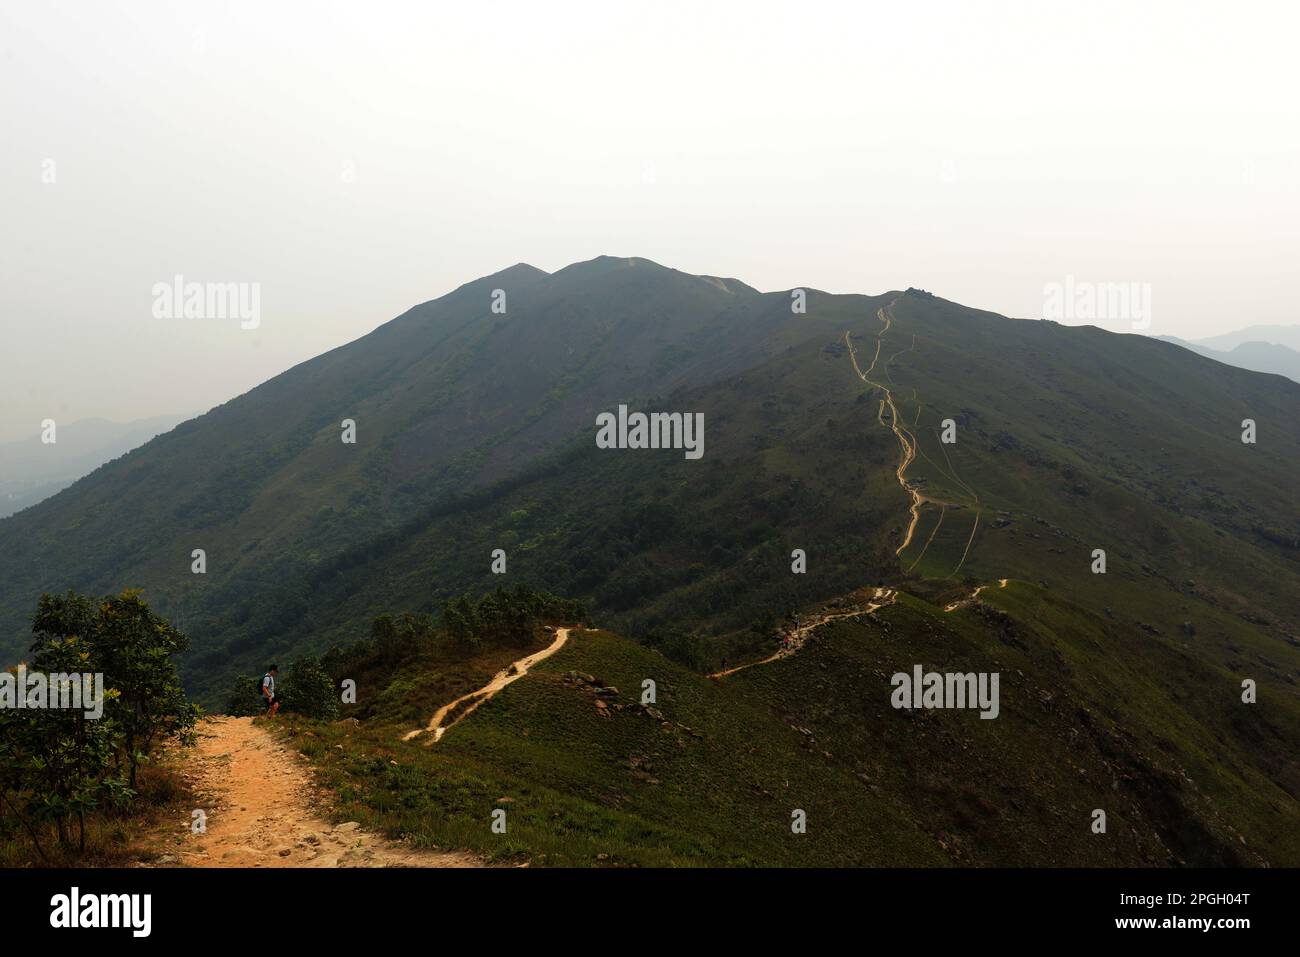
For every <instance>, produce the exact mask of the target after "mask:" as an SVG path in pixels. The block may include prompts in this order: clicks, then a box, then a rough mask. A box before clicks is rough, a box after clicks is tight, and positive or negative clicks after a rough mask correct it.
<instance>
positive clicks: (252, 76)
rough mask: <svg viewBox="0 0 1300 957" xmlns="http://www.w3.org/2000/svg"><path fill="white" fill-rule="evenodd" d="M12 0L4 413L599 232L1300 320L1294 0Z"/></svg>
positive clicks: (257, 361) (163, 386) (253, 362)
mask: <svg viewBox="0 0 1300 957" xmlns="http://www.w3.org/2000/svg"><path fill="white" fill-rule="evenodd" d="M0 3H2V5H0V216H2V217H3V229H0V322H2V323H3V340H2V343H3V348H2V349H0V438H11V437H16V436H19V435H29V434H31V433H32V432H33V431H35V430H38V429H39V423H40V420H41V419H42V418H46V417H53V418H56V419H60V418H61V419H64V420H68V421H71V420H73V419H79V418H86V417H90V416H97V415H98V416H104V417H107V418H114V419H129V418H135V417H142V416H147V415H153V414H157V413H162V412H176V411H184V410H188V409H203V408H208V407H210V406H212V405H215V404H217V403H219V402H222V401H224V400H226V399H228V398H230V397H231V396H233V395H236V394H238V393H240V392H243V391H245V390H247V389H249V388H251V387H252V386H254V385H256V384H257V383H258V382H261V381H263V380H265V379H266V378H269V377H270V376H271V375H274V374H275V373H277V372H280V371H282V370H283V369H285V368H287V367H288V366H290V365H292V364H294V363H296V362H299V361H302V360H304V359H307V358H309V357H311V356H313V355H317V354H319V353H320V352H322V351H324V350H326V349H328V348H331V347H333V346H336V345H339V344H341V343H343V342H346V341H349V340H351V339H354V338H356V337H357V336H359V335H362V334H363V333H365V332H368V331H369V330H371V329H373V328H374V327H375V326H377V325H379V324H380V323H382V322H384V321H386V320H388V319H390V318H392V317H393V316H395V315H397V314H398V313H400V312H402V311H403V310H405V309H406V308H407V307H409V306H410V305H412V304H414V303H417V302H421V301H424V300H427V299H431V298H434V297H436V296H438V295H441V294H442V293H444V292H446V291H448V290H449V289H451V288H453V287H455V286H457V285H459V284H461V283H462V282H466V281H468V280H470V279H473V278H476V277H478V276H480V275H483V274H486V273H490V272H494V271H496V270H497V269H500V268H503V267H505V266H508V265H511V264H513V263H515V262H518V261H526V262H530V263H532V264H534V265H536V266H539V267H541V268H543V269H547V270H553V269H556V268H558V267H560V266H563V265H566V264H567V263H570V262H573V261H576V260H581V259H588V258H591V257H593V256H596V255H599V254H602V253H608V254H612V255H637V256H645V257H648V258H650V259H654V260H656V261H659V262H661V263H664V264H665V265H669V266H675V267H677V268H679V269H684V270H687V271H690V272H702V273H710V274H715V275H724V276H735V277H737V278H740V279H743V280H745V281H746V282H749V283H750V284H752V285H754V286H757V287H758V288H760V289H764V290H768V289H784V288H790V287H793V286H809V287H816V288H822V289H827V290H831V291H835V292H869V293H874V292H881V291H884V290H887V289H891V288H903V287H906V286H921V287H924V288H927V289H930V290H931V291H933V292H935V293H936V294H938V295H941V296H944V297H946V298H949V299H955V300H957V301H959V302H962V303H965V304H967V305H971V306H977V307H981V308H987V309H992V310H995V311H998V312H1003V313H1006V314H1009V315H1019V316H1037V315H1041V314H1042V311H1043V286H1044V284H1045V283H1049V282H1061V281H1063V280H1064V278H1065V276H1067V275H1073V276H1074V277H1075V279H1076V280H1077V281H1095V282H1129V281H1132V282H1143V283H1150V285H1151V290H1152V308H1153V315H1154V321H1153V325H1152V328H1151V330H1150V331H1151V332H1154V333H1168V334H1172V335H1180V336H1183V337H1186V338H1197V337H1202V336H1208V335H1212V334H1215V333H1219V332H1224V331H1228V330H1231V329H1235V328H1239V327H1241V326H1245V325H1251V324H1254V323H1292V322H1296V321H1300V319H1298V317H1297V315H1296V309H1295V307H1294V305H1293V301H1294V300H1293V296H1292V295H1291V292H1292V285H1293V283H1294V279H1295V276H1296V273H1297V253H1298V252H1300V196H1298V194H1297V189H1296V184H1297V177H1298V172H1300V122H1297V120H1298V119H1300V116H1298V115H1297V114H1300V105H1298V104H1297V95H1296V94H1297V90H1300V67H1297V65H1296V64H1297V60H1298V59H1300V57H1297V54H1296V50H1295V38H1296V36H1297V35H1300V13H1297V12H1295V11H1296V9H1297V8H1296V5H1294V4H1287V3H1276V4H1258V3H1242V2H1234V3H1227V2H1222V3H1216V4H1198V3H1186V2H1180V3H1158V2H1148V3H1134V2H1131V0H1130V2H1124V3H1095V2H1094V3H1088V4H1073V3H1072V4H1065V3H1061V4H1057V3H1049V2H1042V0H1038V2H1031V3H998V4H978V3H931V4H926V3H911V2H909V3H900V2H897V0H894V2H889V3H870V4H868V3H848V2H843V3H828V4H819V3H813V2H797V3H788V4H766V3H760V2H754V0H747V2H742V3H734V4H732V3H711V2H707V0H693V2H688V3H662V2H656V3H653V4H651V3H637V4H620V3H616V2H613V0H604V2H597V3H565V2H546V3H541V2H531V3H489V2H481V0H472V2H458V3H455V4H445V3H437V2H421V3H409V4H408V3H387V2H377V0H367V2H364V3H358V2H349V3H337V4H329V3H320V2H312V3H296V4H291V3H274V2H266V0H258V2H252V3H229V2H211V3H202V4H199V3H160V2H132V3H109V2H90V0H86V2H81V3H60V4H55V3H46V2H40V3H20V2H16V0H0ZM47 160H53V161H54V164H55V166H54V171H55V176H56V179H55V182H54V183H45V182H42V173H43V171H44V170H46V169H48V167H47V166H45V165H43V164H44V163H45V161H47ZM348 164H352V165H351V167H350V168H352V169H354V170H355V181H354V182H347V181H346V177H345V175H344V172H345V170H346V169H348V168H349V166H348ZM177 273H179V274H182V275H184V276H185V277H186V279H187V280H196V281H205V282H206V281H212V282H231V281H245V282H257V283H260V285H261V302H262V321H261V326H260V327H259V328H258V329H257V330H255V331H247V330H241V329H240V328H239V324H238V322H237V321H220V320H185V319H157V318H154V316H153V314H152V303H153V296H152V292H151V289H152V286H153V284H154V283H156V282H163V281H170V279H171V278H172V277H173V276H174V275H175V274H177ZM1116 328H1118V329H1121V330H1122V331H1126V330H1125V329H1124V326H1123V324H1120V325H1118V326H1117V327H1116Z"/></svg>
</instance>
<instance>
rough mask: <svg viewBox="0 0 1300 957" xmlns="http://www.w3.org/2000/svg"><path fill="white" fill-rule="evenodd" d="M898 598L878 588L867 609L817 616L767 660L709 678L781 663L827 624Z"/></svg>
mask: <svg viewBox="0 0 1300 957" xmlns="http://www.w3.org/2000/svg"><path fill="white" fill-rule="evenodd" d="M897 597H898V593H897V592H896V591H894V590H893V589H892V588H877V589H876V592H875V594H874V595H873V596H872V599H873V600H872V601H870V602H868V603H867V605H866V607H864V608H853V609H851V610H849V611H837V612H825V613H823V614H821V615H816V616H814V617H813V618H812V619H810V620H809V621H808V623H807V624H803V625H799V626H797V627H796V628H795V630H794V632H793V633H792V634H791V635H790V640H789V642H788V643H786V644H784V645H782V646H781V647H780V648H779V649H777V650H776V652H774V653H773V654H770V655H768V656H767V657H766V658H760V659H759V660H758V661H750V662H747V663H746V664H743V665H736V667H734V668H726V669H724V670H723V671H715V672H714V673H713V674H711V675H709V677H710V678H725V677H726V676H727V675H734V674H735V673H736V672H737V671H744V670H745V669H746V668H754V667H757V666H758V665H766V664H770V663H771V662H773V661H779V660H781V659H782V658H789V657H790V656H791V655H793V654H794V653H795V652H796V651H798V650H799V649H800V648H802V647H803V646H804V645H805V644H806V643H807V642H808V638H809V637H810V636H811V635H812V633H813V632H814V631H816V630H817V629H818V628H820V627H821V626H822V625H824V624H826V623H827V622H831V621H840V620H841V619H844V618H858V617H860V616H862V615H869V614H871V613H872V612H873V611H877V610H879V609H881V608H884V607H885V606H886V605H892V604H893V603H894V601H895V599H896V598H897Z"/></svg>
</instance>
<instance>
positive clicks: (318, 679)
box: [284, 656, 339, 721]
mask: <svg viewBox="0 0 1300 957" xmlns="http://www.w3.org/2000/svg"><path fill="white" fill-rule="evenodd" d="M284 709H285V710H286V711H292V712H294V713H296V714H301V715H303V716H304V717H308V718H319V719H321V720H324V721H333V720H334V719H335V718H337V717H338V716H339V693H338V690H337V688H336V686H335V684H334V679H332V678H331V677H330V676H329V674H328V672H326V671H325V669H324V667H322V666H321V663H320V660H319V659H317V658H313V657H311V656H304V657H302V658H298V659H296V660H295V661H294V662H293V663H292V664H291V665H290V666H289V672H288V674H287V675H286V677H285V681H284Z"/></svg>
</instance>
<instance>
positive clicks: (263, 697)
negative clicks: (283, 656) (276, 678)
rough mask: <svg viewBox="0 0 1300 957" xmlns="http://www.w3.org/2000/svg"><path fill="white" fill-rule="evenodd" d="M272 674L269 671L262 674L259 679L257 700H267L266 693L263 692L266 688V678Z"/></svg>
mask: <svg viewBox="0 0 1300 957" xmlns="http://www.w3.org/2000/svg"><path fill="white" fill-rule="evenodd" d="M270 674H271V672H269V671H268V672H267V673H266V674H264V675H262V677H260V678H258V679H257V700H258V701H265V700H266V695H264V694H262V692H263V691H264V690H266V679H267V677H269V676H270Z"/></svg>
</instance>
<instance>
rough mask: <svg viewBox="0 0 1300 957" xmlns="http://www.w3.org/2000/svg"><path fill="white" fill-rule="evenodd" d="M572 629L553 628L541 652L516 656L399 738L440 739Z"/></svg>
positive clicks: (548, 654)
mask: <svg viewBox="0 0 1300 957" xmlns="http://www.w3.org/2000/svg"><path fill="white" fill-rule="evenodd" d="M572 630H573V629H572V628H557V629H556V630H555V640H554V641H553V642H551V643H550V645H548V646H547V647H545V648H543V649H542V650H541V651H535V652H533V653H532V654H531V655H529V656H528V657H527V658H520V659H519V660H518V661H516V662H515V663H514V664H512V665H511V666H510V667H509V668H506V669H504V670H502V671H498V672H497V673H496V675H495V676H494V677H493V678H492V680H491V681H489V682H488V683H487V684H485V685H484V686H483V687H482V688H479V689H478V690H477V691H471V692H470V693H469V694H463V695H461V696H460V697H459V698H457V699H456V700H455V701H453V702H451V703H450V704H445V705H443V706H442V707H441V708H439V709H438V710H437V711H436V712H434V715H433V717H432V718H431V719H429V724H428V725H427V726H426V727H423V728H416V729H415V730H414V731H409V732H407V733H406V734H404V735H403V736H402V740H403V741H410V740H412V739H413V738H418V737H419V736H420V735H422V734H429V735H432V737H431V738H429V741H428V743H429V744H434V743H436V742H438V741H441V740H442V736H443V735H444V734H446V733H447V732H448V731H449V730H450V729H452V728H454V727H455V726H456V725H458V724H460V722H462V721H464V720H465V719H466V718H467V717H469V715H470V714H471V713H472V712H473V711H474V710H475V709H476V708H477V707H478V706H479V705H481V704H482V703H483V702H484V701H487V700H488V699H489V698H491V697H492V696H493V695H495V694H496V693H497V692H499V691H500V690H501V689H502V688H504V687H506V686H507V685H509V684H510V683H511V682H514V681H518V680H519V679H520V678H522V677H523V676H524V675H526V674H528V669H529V668H531V667H532V666H533V665H535V664H537V662H539V661H544V660H546V659H547V658H549V657H551V655H553V654H555V653H556V652H557V651H559V650H560V649H561V648H563V647H564V643H565V642H566V641H568V640H569V632H570V631H572ZM461 705H464V707H463V708H461V710H460V711H458V712H456V716H455V717H454V718H452V720H451V721H450V722H447V715H449V714H451V713H452V712H453V711H456V709H457V708H460V707H461Z"/></svg>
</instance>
